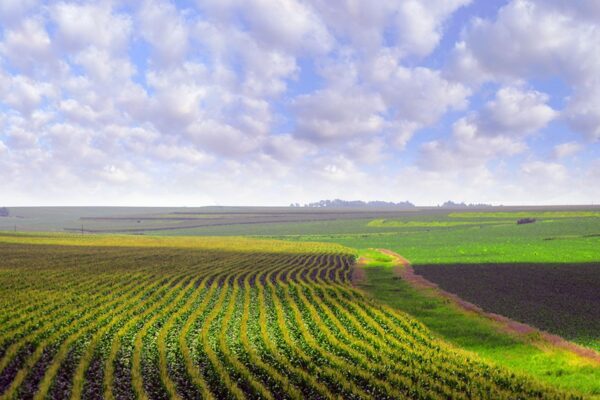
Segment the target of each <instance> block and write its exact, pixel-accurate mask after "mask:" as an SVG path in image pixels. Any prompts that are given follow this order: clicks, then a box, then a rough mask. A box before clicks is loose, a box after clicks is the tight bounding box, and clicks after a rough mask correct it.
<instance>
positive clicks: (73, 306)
mask: <svg viewBox="0 0 600 400" xmlns="http://www.w3.org/2000/svg"><path fill="white" fill-rule="evenodd" d="M355 254H356V253H355V252H354V251H353V250H351V249H349V248H346V247H343V246H340V245H335V244H318V243H295V242H282V241H272V240H253V239H244V238H158V237H153V238H147V237H132V236H127V237H126V236H98V237H89V236H87V237H81V236H80V237H77V236H68V235H52V234H27V235H15V234H2V235H0V260H2V261H1V262H0V282H1V285H0V304H1V305H2V307H1V309H0V321H2V324H1V325H0V393H1V395H0V396H1V398H19V399H20V398H36V399H42V398H51V399H66V398H74V399H75V398H90V399H92V398H94V399H95V398H105V399H113V398H115V399H125V398H142V399H143V398H149V399H162V398H268V399H269V398H270V399H281V398H296V399H301V398H339V397H343V398H375V399H381V398H407V397H409V398H423V399H425V398H427V399H437V398H439V399H446V398H491V399H500V398H506V399H509V398H523V399H526V398H544V399H547V398H565V397H573V396H575V394H574V393H571V394H569V392H564V391H559V389H555V388H553V387H551V386H549V385H547V384H544V383H540V382H539V381H537V380H534V379H531V378H527V377H525V375H516V374H515V373H513V372H510V371H509V370H507V369H504V368H500V367H495V366H493V365H491V364H488V363H486V362H484V361H482V360H480V359H479V358H478V357H477V356H475V355H473V354H472V353H465V352H463V351H462V350H460V349H459V348H457V347H455V346H452V345H449V344H448V343H445V342H444V341H442V340H440V339H436V338H435V337H434V336H433V335H432V334H431V333H430V332H429V330H428V329H427V328H426V327H424V326H423V325H422V324H421V323H420V322H418V321H417V320H416V319H414V318H412V317H410V316H408V315H407V314H405V313H403V312H399V311H397V310H395V309H393V308H390V307H387V306H385V305H384V304H383V303H380V302H378V301H376V300H373V299H371V298H370V297H367V296H365V294H364V293H363V292H362V291H359V290H356V289H354V287H353V285H351V283H350V281H349V279H350V274H351V273H352V271H351V265H352V263H353V261H354V257H355Z"/></svg>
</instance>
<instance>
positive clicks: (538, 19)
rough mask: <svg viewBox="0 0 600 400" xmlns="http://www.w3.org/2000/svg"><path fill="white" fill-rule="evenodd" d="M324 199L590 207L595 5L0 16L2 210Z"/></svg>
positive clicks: (127, 0)
mask: <svg viewBox="0 0 600 400" xmlns="http://www.w3.org/2000/svg"><path fill="white" fill-rule="evenodd" d="M338 197H339V198H344V199H363V200H375V199H378V200H388V201H400V200H410V201H413V202H415V203H417V204H422V205H430V204H433V205H434V204H438V203H440V202H443V201H445V200H448V199H452V200H455V201H466V202H489V203H495V204H535V203H539V204H565V203H598V202H600V2H599V1H598V0H579V1H568V0H562V1H561V0H509V1H499V0H397V1H389V0H382V1H375V0H369V1H362V0H197V1H196V0H182V1H169V0H146V1H144V0H139V1H138V0H124V1H123V0H122V1H116V0H115V1H110V0H100V1H89V2H86V1H80V2H76V1H57V2H54V1H37V0H1V1H0V203H1V204H0V206H1V205H13V206H15V205H177V206H179V205H187V206H193V205H208V204H232V205H233V204H246V205H251V204H252V205H286V204H288V203H290V202H301V203H302V202H308V201H315V200H320V199H326V198H338Z"/></svg>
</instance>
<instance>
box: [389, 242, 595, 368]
mask: <svg viewBox="0 0 600 400" xmlns="http://www.w3.org/2000/svg"><path fill="white" fill-rule="evenodd" d="M377 250H379V251H380V252H382V253H384V254H387V255H389V256H391V257H392V258H393V259H394V260H395V261H396V266H395V267H394V273H395V274H396V275H397V276H399V277H400V278H402V279H404V280H405V281H406V282H408V283H409V284H410V285H412V286H413V287H415V288H419V289H429V291H428V292H429V294H431V295H432V296H439V297H443V298H446V299H448V300H450V301H451V302H452V303H453V304H455V305H456V306H458V307H459V308H460V309H462V310H464V311H467V312H472V313H475V314H477V315H479V316H481V317H484V318H486V319H488V320H490V321H492V322H494V323H495V324H496V325H497V326H498V327H499V329H501V330H503V331H504V332H507V333H509V334H512V335H515V336H518V337H520V338H522V339H523V340H525V341H528V342H532V343H533V344H534V345H536V346H538V347H539V348H541V349H548V348H559V349H562V350H566V351H569V352H571V353H574V354H576V355H578V356H580V357H582V358H584V359H586V360H590V361H592V362H594V363H596V364H599V365H600V353H598V352H596V351H594V350H592V349H588V348H586V347H583V346H580V345H578V344H576V343H573V342H570V341H568V340H566V339H563V338H562V337H560V336H558V335H553V334H551V333H548V332H544V331H540V330H539V329H537V328H535V327H533V326H531V325H527V324H524V323H521V322H518V321H515V320H512V319H510V318H507V317H505V316H502V315H499V314H494V313H490V312H486V311H484V310H483V309H482V308H481V307H479V306H477V305H476V304H473V303H470V302H468V301H466V300H463V299H461V298H460V297H458V296H457V295H455V294H453V293H449V292H447V291H445V290H443V289H441V288H440V287H439V286H438V285H437V284H435V283H433V282H431V281H429V280H427V279H425V278H424V277H423V276H421V275H418V274H416V273H415V271H414V269H413V268H412V266H411V264H410V262H409V261H408V260H407V259H406V258H404V257H402V256H401V255H400V254H397V253H395V252H393V251H391V250H387V249H377ZM533 338H535V340H532V339H533Z"/></svg>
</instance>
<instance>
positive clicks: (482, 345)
mask: <svg viewBox="0 0 600 400" xmlns="http://www.w3.org/2000/svg"><path fill="white" fill-rule="evenodd" d="M365 269H366V278H367V279H366V282H365V283H364V284H362V288H363V289H364V290H365V291H367V292H368V293H370V294H371V295H372V296H373V297H374V298H376V299H377V300H379V301H381V302H383V303H386V304H388V305H390V306H392V307H395V308H397V309H400V310H402V311H405V312H407V313H409V314H411V315H412V316H414V317H416V318H417V319H418V320H419V321H421V322H422V323H423V324H424V325H426V326H427V327H428V328H429V329H430V330H431V331H433V332H434V333H435V334H437V335H439V336H440V337H442V338H444V339H446V340H448V341H449V342H451V343H453V344H455V345H457V346H459V347H461V348H463V349H466V350H468V351H472V352H475V353H477V354H478V355H479V356H481V357H482V358H484V359H486V360H488V361H491V362H493V363H495V364H497V365H501V366H504V367H508V368H510V369H511V370H513V371H516V372H520V373H524V374H528V375H531V376H533V377H535V378H537V379H540V380H542V381H545V382H548V383H551V384H553V385H557V386H558V387H562V388H568V389H575V390H579V391H581V392H584V393H587V394H592V395H598V396H599V397H600V368H598V367H597V366H594V365H591V364H587V363H581V362H580V361H577V360H576V359H575V358H574V357H573V356H572V355H571V354H568V353H566V352H562V351H554V350H553V351H550V350H548V351H546V350H541V349H539V348H538V347H536V346H534V345H532V344H529V343H525V342H523V341H520V340H518V339H517V338H515V337H513V336H511V335H509V334H506V333H503V332H500V331H499V330H498V328H497V327H496V326H494V325H493V324H492V323H491V322H489V321H487V320H486V319H484V318H483V317H480V316H477V315H475V314H467V313H466V312H464V311H462V310H460V309H458V308H457V307H456V306H454V305H453V304H451V303H450V302H449V301H448V300H446V299H443V298H439V297H434V296H431V295H430V294H428V293H427V292H426V291H421V290H417V289H415V288H413V287H412V286H410V285H409V284H408V283H406V282H404V281H402V280H401V279H400V278H398V277H396V276H395V274H394V273H393V269H392V268H390V267H389V266H381V265H377V264H375V266H374V265H373V264H370V267H366V268H365Z"/></svg>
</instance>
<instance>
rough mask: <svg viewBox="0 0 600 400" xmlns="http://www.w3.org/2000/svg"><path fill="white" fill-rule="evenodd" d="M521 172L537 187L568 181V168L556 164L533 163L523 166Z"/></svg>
mask: <svg viewBox="0 0 600 400" xmlns="http://www.w3.org/2000/svg"><path fill="white" fill-rule="evenodd" d="M521 171H523V173H524V174H525V175H526V176H527V177H528V178H530V179H531V180H532V182H534V183H535V184H537V185H540V184H542V185H548V184H549V183H554V182H564V181H566V180H567V177H568V171H567V168H566V167H565V166H564V165H562V164H559V163H555V162H543V161H532V162H528V163H525V164H523V165H522V166H521Z"/></svg>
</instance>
